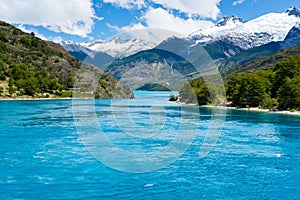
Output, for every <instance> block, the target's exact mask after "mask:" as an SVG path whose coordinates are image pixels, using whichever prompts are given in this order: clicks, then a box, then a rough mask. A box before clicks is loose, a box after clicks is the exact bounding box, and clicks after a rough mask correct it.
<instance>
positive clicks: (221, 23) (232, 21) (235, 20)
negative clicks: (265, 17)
mask: <svg viewBox="0 0 300 200" xmlns="http://www.w3.org/2000/svg"><path fill="white" fill-rule="evenodd" d="M243 23H245V21H244V20H242V19H241V18H239V17H238V16H236V15H232V17H228V16H224V17H223V19H221V20H220V21H219V22H218V23H217V24H216V26H218V27H221V26H226V25H228V24H234V25H240V24H243Z"/></svg>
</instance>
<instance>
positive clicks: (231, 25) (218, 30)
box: [189, 7, 300, 49]
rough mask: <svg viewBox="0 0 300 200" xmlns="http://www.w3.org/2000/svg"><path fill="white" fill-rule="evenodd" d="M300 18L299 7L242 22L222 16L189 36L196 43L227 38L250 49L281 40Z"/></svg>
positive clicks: (238, 19) (235, 18)
mask: <svg viewBox="0 0 300 200" xmlns="http://www.w3.org/2000/svg"><path fill="white" fill-rule="evenodd" d="M299 20H300V9H297V8H295V7H291V8H289V9H288V10H287V11H286V12H283V13H269V14H266V15H263V16H261V17H258V18H256V19H254V20H251V21H248V22H244V21H243V20H241V19H240V18H238V17H237V16H233V17H231V18H228V17H224V19H223V20H221V21H220V22H219V23H218V24H217V25H215V26H213V27H211V28H209V29H206V30H199V31H197V32H195V33H193V34H191V35H190V36H189V38H191V39H193V40H194V41H195V42H196V43H198V44H199V43H200V44H207V43H211V42H214V41H220V40H225V39H226V40H227V41H229V42H231V43H233V44H234V45H236V46H239V47H240V48H242V49H250V48H253V47H256V46H261V45H263V44H267V43H269V42H272V41H283V40H284V38H285V37H286V36H287V34H288V32H289V31H290V30H291V29H292V28H293V27H294V26H295V24H297V23H298V22H299Z"/></svg>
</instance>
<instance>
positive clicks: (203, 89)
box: [179, 54, 300, 110]
mask: <svg viewBox="0 0 300 200" xmlns="http://www.w3.org/2000/svg"><path fill="white" fill-rule="evenodd" d="M208 86H209V88H210V90H208V87H207V84H206V83H205V82H204V81H203V80H192V81H190V82H189V83H188V84H186V85H184V86H183V88H182V89H181V90H180V94H179V99H180V101H182V102H185V103H197V104H199V105H206V104H210V103H211V99H212V98H214V97H212V95H213V94H211V93H212V92H211V91H215V90H216V89H211V83H208ZM225 86H226V96H227V100H228V102H229V103H230V104H231V106H235V107H242V108H247V107H260V108H264V109H270V110H272V109H278V110H300V55H299V54H297V55H293V56H290V57H289V58H287V59H285V60H283V61H280V62H277V63H276V65H275V67H273V69H272V70H259V71H256V73H245V72H242V73H238V74H237V75H234V76H232V77H230V79H229V80H228V81H227V82H226V84H225ZM188 87H191V88H193V92H192V93H191V90H188ZM189 99H197V102H195V101H193V102H189Z"/></svg>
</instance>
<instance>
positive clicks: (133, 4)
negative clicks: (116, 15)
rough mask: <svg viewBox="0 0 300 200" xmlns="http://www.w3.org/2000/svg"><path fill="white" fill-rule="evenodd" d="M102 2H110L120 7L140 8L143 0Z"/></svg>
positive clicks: (143, 3) (109, 0)
mask: <svg viewBox="0 0 300 200" xmlns="http://www.w3.org/2000/svg"><path fill="white" fill-rule="evenodd" d="M103 2H104V3H111V4H113V5H116V6H118V7H121V8H125V9H132V8H138V9H140V8H142V7H143V6H144V5H145V1H144V0H103Z"/></svg>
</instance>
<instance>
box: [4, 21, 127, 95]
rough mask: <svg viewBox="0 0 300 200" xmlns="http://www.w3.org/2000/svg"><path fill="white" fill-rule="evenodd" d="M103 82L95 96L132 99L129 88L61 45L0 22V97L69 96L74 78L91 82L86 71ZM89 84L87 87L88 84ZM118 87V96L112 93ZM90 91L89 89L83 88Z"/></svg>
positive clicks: (84, 90) (82, 89)
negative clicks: (76, 57) (79, 59)
mask: <svg viewBox="0 0 300 200" xmlns="http://www.w3.org/2000/svg"><path fill="white" fill-rule="evenodd" d="M87 71H88V72H91V73H95V74H96V76H97V77H98V78H99V79H100V81H99V83H100V84H98V86H97V90H96V94H95V95H96V97H98V98H111V97H113V96H114V97H132V92H131V91H130V89H129V88H127V87H124V86H122V85H120V84H117V82H116V80H115V79H114V78H113V77H112V76H111V75H109V74H104V73H103V72H102V71H101V70H100V69H96V68H94V67H92V66H91V65H87V64H84V63H82V62H80V61H78V60H76V59H75V58H74V57H72V56H71V55H70V54H69V53H68V52H67V51H65V50H64V49H63V47H62V46H60V45H59V44H56V43H53V42H49V41H44V40H41V39H39V38H37V37H35V35H34V33H31V34H28V33H24V32H22V31H21V30H19V29H17V28H15V27H14V26H12V25H10V24H7V23H5V22H2V21H0V97H1V98H2V99H3V98H4V99H5V98H49V97H50V98H58V97H70V96H71V94H72V91H73V90H74V88H73V87H74V81H75V77H76V76H78V77H80V79H81V81H87V80H89V79H90V77H88V75H87V74H89V73H86V72H87ZM87 85H88V84H87ZM116 87H119V88H118V89H117V91H120V93H119V94H112V92H113V90H115V88H116ZM80 90H81V91H83V92H85V93H86V92H88V90H89V88H88V86H87V88H84V86H83V88H80Z"/></svg>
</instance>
